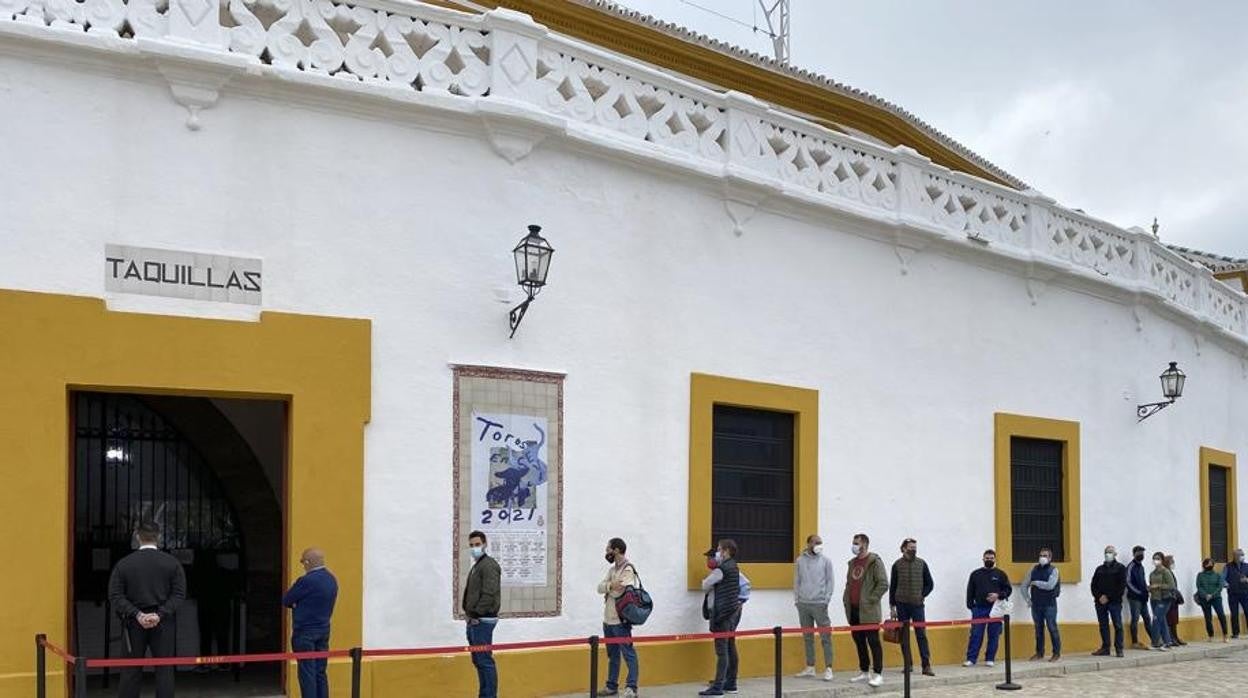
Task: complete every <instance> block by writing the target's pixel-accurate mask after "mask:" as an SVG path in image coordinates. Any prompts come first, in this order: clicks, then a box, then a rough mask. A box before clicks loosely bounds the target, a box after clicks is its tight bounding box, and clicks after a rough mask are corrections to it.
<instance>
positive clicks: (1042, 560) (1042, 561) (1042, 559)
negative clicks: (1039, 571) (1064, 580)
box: [1040, 555, 1049, 565]
mask: <svg viewBox="0 0 1248 698" xmlns="http://www.w3.org/2000/svg"><path fill="white" fill-rule="evenodd" d="M1040 564H1041V565H1047V564H1049V558H1047V557H1045V556H1043V555H1041V556H1040Z"/></svg>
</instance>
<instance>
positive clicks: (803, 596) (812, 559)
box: [793, 533, 835, 681]
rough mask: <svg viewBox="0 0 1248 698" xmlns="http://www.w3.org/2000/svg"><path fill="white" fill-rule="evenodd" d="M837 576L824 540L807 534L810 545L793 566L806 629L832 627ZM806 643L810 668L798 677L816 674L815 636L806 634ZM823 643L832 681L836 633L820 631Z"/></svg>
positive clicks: (796, 596) (799, 614) (800, 615)
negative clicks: (829, 611)
mask: <svg viewBox="0 0 1248 698" xmlns="http://www.w3.org/2000/svg"><path fill="white" fill-rule="evenodd" d="M834 585H835V575H834V573H833V570H832V560H831V559H830V558H828V557H827V556H825V555H824V554H823V539H822V538H820V537H819V534H817V533H812V534H811V535H809V536H807V537H806V547H805V548H803V549H802V553H801V554H800V555H798V556H797V560H796V562H795V563H794V565H793V599H794V601H795V602H796V604H797V619H798V622H799V623H801V625H802V627H803V628H814V627H818V628H828V627H831V625H832V619H831V618H830V617H829V616H828V604H830V603H832V591H833V586H834ZM802 640H803V642H804V643H805V645H806V668H805V669H803V670H802V671H801V673H799V674H798V675H797V676H798V677H799V678H801V677H807V676H814V675H815V636H814V635H813V634H811V633H807V634H804V635H802ZM819 641H820V642H821V643H822V644H823V667H824V669H823V680H824V681H831V680H832V634H831V633H829V632H821V633H819Z"/></svg>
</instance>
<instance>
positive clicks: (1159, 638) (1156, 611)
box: [1149, 599, 1174, 647]
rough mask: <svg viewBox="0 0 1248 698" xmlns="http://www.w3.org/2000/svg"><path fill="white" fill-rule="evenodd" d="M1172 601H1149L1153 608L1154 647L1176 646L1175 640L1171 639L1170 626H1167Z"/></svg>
mask: <svg viewBox="0 0 1248 698" xmlns="http://www.w3.org/2000/svg"><path fill="white" fill-rule="evenodd" d="M1171 603H1173V601H1171V600H1170V599H1166V600H1164V601H1149V604H1150V605H1151V606H1152V607H1153V647H1169V646H1170V645H1173V644H1174V638H1172V637H1170V626H1169V625H1166V613H1168V612H1169V611H1170V604H1171Z"/></svg>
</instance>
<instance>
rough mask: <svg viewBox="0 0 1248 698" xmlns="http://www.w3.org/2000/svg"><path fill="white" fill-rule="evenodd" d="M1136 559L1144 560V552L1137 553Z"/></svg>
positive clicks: (1138, 560)
mask: <svg viewBox="0 0 1248 698" xmlns="http://www.w3.org/2000/svg"><path fill="white" fill-rule="evenodd" d="M1135 561H1136V562H1144V553H1140V554H1139V555H1136V556H1135Z"/></svg>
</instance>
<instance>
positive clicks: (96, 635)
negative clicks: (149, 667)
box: [71, 391, 286, 695]
mask: <svg viewBox="0 0 1248 698" xmlns="http://www.w3.org/2000/svg"><path fill="white" fill-rule="evenodd" d="M285 408H286V406H285V403H283V402H281V401H274V400H232V399H215V398H203V397H183V396H169V395H140V394H130V393H100V392H85V391H84V392H75V393H73V394H72V396H71V415H72V418H73V426H72V434H73V486H72V493H73V495H72V496H73V514H74V521H73V558H72V559H73V578H72V579H73V585H72V594H73V604H72V608H71V613H72V616H71V624H72V627H73V637H72V642H73V646H74V651H75V652H76V653H78V654H81V655H83V656H94V657H99V656H113V657H115V656H121V655H122V653H123V645H122V643H123V637H122V633H121V627H120V622H119V619H118V618H117V616H116V615H115V614H113V613H112V610H111V608H110V606H109V604H108V600H107V587H108V576H109V573H110V571H111V569H112V566H113V565H115V564H116V562H117V561H118V560H120V559H121V558H122V557H124V556H125V555H126V554H128V553H129V552H130V551H131V549H132V542H131V532H132V531H133V530H134V526H135V525H136V524H137V523H138V522H139V521H142V520H148V521H152V522H154V523H156V524H157V525H158V526H160V528H161V531H162V542H161V546H162V548H163V549H165V550H166V551H168V552H170V553H171V554H173V555H174V556H175V557H177V558H178V559H179V560H180V561H181V562H182V564H183V567H184V571H185V572H186V576H187V585H188V589H187V601H186V602H185V603H184V604H183V605H182V607H181V608H180V609H179V611H178V613H177V614H176V616H175V623H176V627H177V631H176V638H177V645H176V653H177V654H179V655H211V654H216V655H219V654H232V653H237V652H272V651H279V650H280V649H281V648H282V643H281V636H282V633H281V628H282V615H281V607H280V604H279V599H280V595H281V580H282V560H283V557H282V541H283V537H282V531H283V521H284V514H283V509H284V507H283V504H282V503H283V501H284V494H283V493H284V474H285V439H286V424H285V420H286V411H285ZM216 668H218V669H222V670H225V671H224V672H206V671H204V668H200V669H199V671H200V672H202V673H203V674H208V675H199V674H195V675H192V673H191V671H190V670H189V669H185V670H183V671H182V672H181V673H180V674H179V683H180V684H181V683H183V682H194V683H197V684H200V687H201V688H207V687H208V686H210V685H220V686H221V689H222V695H254V694H266V693H276V692H277V690H278V688H279V670H278V667H276V666H248V667H246V668H245V669H242V668H240V667H224V666H220V667H216ZM93 673H94V674H95V675H94V676H93V677H92V679H91V684H90V686H91V688H92V689H93V691H94V690H101V691H103V690H106V689H107V687H108V685H109V683H111V682H112V681H113V680H115V679H112V678H111V677H109V675H108V674H106V673H104V672H103V671H97V672H93Z"/></svg>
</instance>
